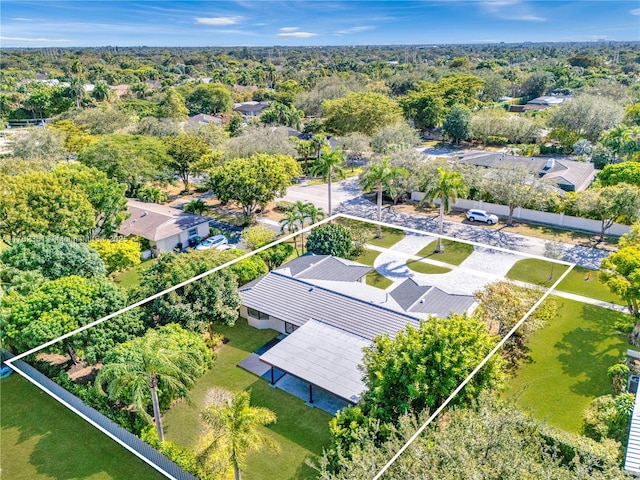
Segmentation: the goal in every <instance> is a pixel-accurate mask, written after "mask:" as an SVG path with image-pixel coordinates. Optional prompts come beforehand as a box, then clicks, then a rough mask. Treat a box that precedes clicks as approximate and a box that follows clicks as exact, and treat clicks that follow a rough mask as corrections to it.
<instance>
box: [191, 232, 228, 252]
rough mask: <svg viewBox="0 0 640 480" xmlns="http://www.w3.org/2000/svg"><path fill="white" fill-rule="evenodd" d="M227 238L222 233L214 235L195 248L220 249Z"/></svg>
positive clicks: (226, 241)
mask: <svg viewBox="0 0 640 480" xmlns="http://www.w3.org/2000/svg"><path fill="white" fill-rule="evenodd" d="M228 243H229V240H227V237H225V236H224V235H214V236H213V237H209V238H207V239H206V240H204V241H203V242H202V243H201V244H200V245H198V246H197V247H196V250H209V249H210V248H217V249H220V248H221V247H222V248H224V245H226V244H228Z"/></svg>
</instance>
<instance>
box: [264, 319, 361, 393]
mask: <svg viewBox="0 0 640 480" xmlns="http://www.w3.org/2000/svg"><path fill="white" fill-rule="evenodd" d="M369 344H370V342H369V341H368V340H366V339H364V338H362V337H360V336H358V335H354V334H352V333H348V332H346V331H344V330H341V329H339V328H335V327H332V326H330V325H327V324H325V323H322V322H319V321H317V320H309V321H308V322H307V323H305V324H304V325H303V326H301V327H300V328H298V329H297V330H296V331H295V332H293V333H292V334H291V335H289V336H288V337H287V338H285V339H284V340H282V341H281V342H279V343H278V344H276V345H275V346H273V347H272V348H271V349H269V350H267V351H266V352H265V353H263V354H262V355H261V356H260V360H262V361H263V362H265V363H268V364H269V365H272V366H274V367H277V368H279V369H280V370H283V371H285V372H287V373H289V374H291V375H294V376H296V377H298V378H301V379H302V380H305V381H307V382H309V383H311V384H313V385H317V386H318V387H320V388H322V389H324V390H326V391H328V392H330V393H333V394H334V395H337V396H339V397H340V398H344V399H345V400H347V401H349V402H352V403H357V402H358V400H360V395H361V394H362V392H364V391H365V390H366V386H365V385H364V383H363V382H362V374H361V373H360V369H359V368H358V365H360V364H361V363H362V355H363V352H362V349H363V347H366V346H367V345H369Z"/></svg>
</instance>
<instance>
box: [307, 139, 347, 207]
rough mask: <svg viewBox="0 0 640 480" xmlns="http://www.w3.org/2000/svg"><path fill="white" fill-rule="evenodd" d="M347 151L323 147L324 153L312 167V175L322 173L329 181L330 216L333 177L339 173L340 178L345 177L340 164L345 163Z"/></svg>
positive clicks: (323, 177)
mask: <svg viewBox="0 0 640 480" xmlns="http://www.w3.org/2000/svg"><path fill="white" fill-rule="evenodd" d="M344 160H345V153H344V151H343V150H342V149H340V148H338V149H336V150H333V151H331V150H329V147H327V146H325V147H323V148H322V155H321V156H320V158H318V159H317V160H316V163H315V164H314V165H313V167H311V175H314V176H315V175H321V176H322V179H323V180H326V181H327V186H328V192H329V193H328V200H329V208H328V211H329V216H331V179H332V177H333V175H334V174H335V175H337V176H338V177H339V178H344V172H343V171H342V169H341V168H340V167H339V166H338V165H341V164H343V163H344Z"/></svg>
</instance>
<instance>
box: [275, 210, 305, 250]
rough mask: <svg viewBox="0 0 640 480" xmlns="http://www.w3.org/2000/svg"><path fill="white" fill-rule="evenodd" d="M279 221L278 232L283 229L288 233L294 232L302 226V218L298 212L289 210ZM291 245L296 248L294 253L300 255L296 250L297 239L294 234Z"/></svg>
mask: <svg viewBox="0 0 640 480" xmlns="http://www.w3.org/2000/svg"><path fill="white" fill-rule="evenodd" d="M279 223H280V232H284V231H285V230H286V231H288V232H289V233H295V232H297V231H298V230H300V228H301V227H302V219H301V218H300V215H299V213H298V212H296V211H294V210H291V211H290V212H287V213H285V214H284V217H282V218H281V219H280V221H279ZM293 247H294V248H295V249H296V255H298V256H300V252H299V251H298V239H297V237H296V236H294V237H293Z"/></svg>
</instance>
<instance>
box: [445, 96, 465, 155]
mask: <svg viewBox="0 0 640 480" xmlns="http://www.w3.org/2000/svg"><path fill="white" fill-rule="evenodd" d="M442 131H443V132H444V133H445V135H447V136H449V137H451V138H452V139H453V140H454V141H455V142H456V144H458V145H460V141H461V140H467V139H469V138H471V110H469V107H467V106H466V105H462V104H456V105H454V106H453V107H451V110H449V112H448V113H447V115H446V116H445V119H444V123H443V124H442Z"/></svg>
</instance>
